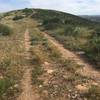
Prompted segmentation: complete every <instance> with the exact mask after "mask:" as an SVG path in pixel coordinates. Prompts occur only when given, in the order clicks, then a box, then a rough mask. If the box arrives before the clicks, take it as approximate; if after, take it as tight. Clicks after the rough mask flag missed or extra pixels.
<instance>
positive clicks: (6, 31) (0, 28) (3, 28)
mask: <svg viewBox="0 0 100 100" xmlns="http://www.w3.org/2000/svg"><path fill="white" fill-rule="evenodd" d="M11 33H12V29H11V28H10V27H9V26H7V25H3V24H0V35H3V36H8V35H10V34H11Z"/></svg>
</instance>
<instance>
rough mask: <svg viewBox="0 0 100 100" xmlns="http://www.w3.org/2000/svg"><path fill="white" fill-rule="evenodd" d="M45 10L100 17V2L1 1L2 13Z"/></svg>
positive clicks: (97, 0) (93, 0)
mask: <svg viewBox="0 0 100 100" xmlns="http://www.w3.org/2000/svg"><path fill="white" fill-rule="evenodd" d="M28 7H29V8H43V9H53V10H59V11H64V12H67V13H72V14H76V15H78V14H81V15H93V14H95V15H100V0H0V12H5V11H9V10H15V9H21V8H28Z"/></svg>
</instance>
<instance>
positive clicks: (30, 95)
mask: <svg viewBox="0 0 100 100" xmlns="http://www.w3.org/2000/svg"><path fill="white" fill-rule="evenodd" d="M24 38H25V48H26V52H25V58H26V59H27V60H30V52H29V49H30V37H29V31H28V29H27V30H26V32H25V35H24ZM31 71H32V69H31V66H30V65H29V66H25V72H24V76H23V79H22V81H21V82H22V83H21V88H22V93H21V95H20V96H19V97H18V99H17V100H37V98H38V95H37V94H36V93H34V91H33V89H32V88H33V87H32V85H31Z"/></svg>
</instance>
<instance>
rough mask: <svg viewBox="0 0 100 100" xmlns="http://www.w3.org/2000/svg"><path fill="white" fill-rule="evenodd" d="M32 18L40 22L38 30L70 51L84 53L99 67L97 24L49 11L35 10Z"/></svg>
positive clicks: (99, 37) (99, 53) (99, 49)
mask: <svg viewBox="0 0 100 100" xmlns="http://www.w3.org/2000/svg"><path fill="white" fill-rule="evenodd" d="M35 11H36V13H35V14H33V16H32V18H35V19H37V20H38V21H39V22H40V28H41V30H43V31H47V33H48V34H50V35H51V36H53V37H55V38H56V39H57V40H58V41H59V42H60V43H62V44H63V45H64V47H65V48H68V49H70V50H72V51H84V52H85V55H86V56H87V57H89V59H90V61H91V62H95V64H96V67H97V68H99V67H100V52H99V51H100V34H99V33H100V29H99V25H100V24H99V23H96V22H91V21H89V20H86V19H82V18H80V17H78V16H73V15H71V14H67V13H62V12H58V11H51V10H40V9H38V10H37V9H36V10H35Z"/></svg>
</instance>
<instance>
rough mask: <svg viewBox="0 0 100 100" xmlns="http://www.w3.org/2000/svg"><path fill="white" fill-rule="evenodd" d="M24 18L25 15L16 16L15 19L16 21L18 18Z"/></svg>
mask: <svg viewBox="0 0 100 100" xmlns="http://www.w3.org/2000/svg"><path fill="white" fill-rule="evenodd" d="M23 18H24V16H15V17H14V18H13V20H14V21H16V20H20V19H23Z"/></svg>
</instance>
